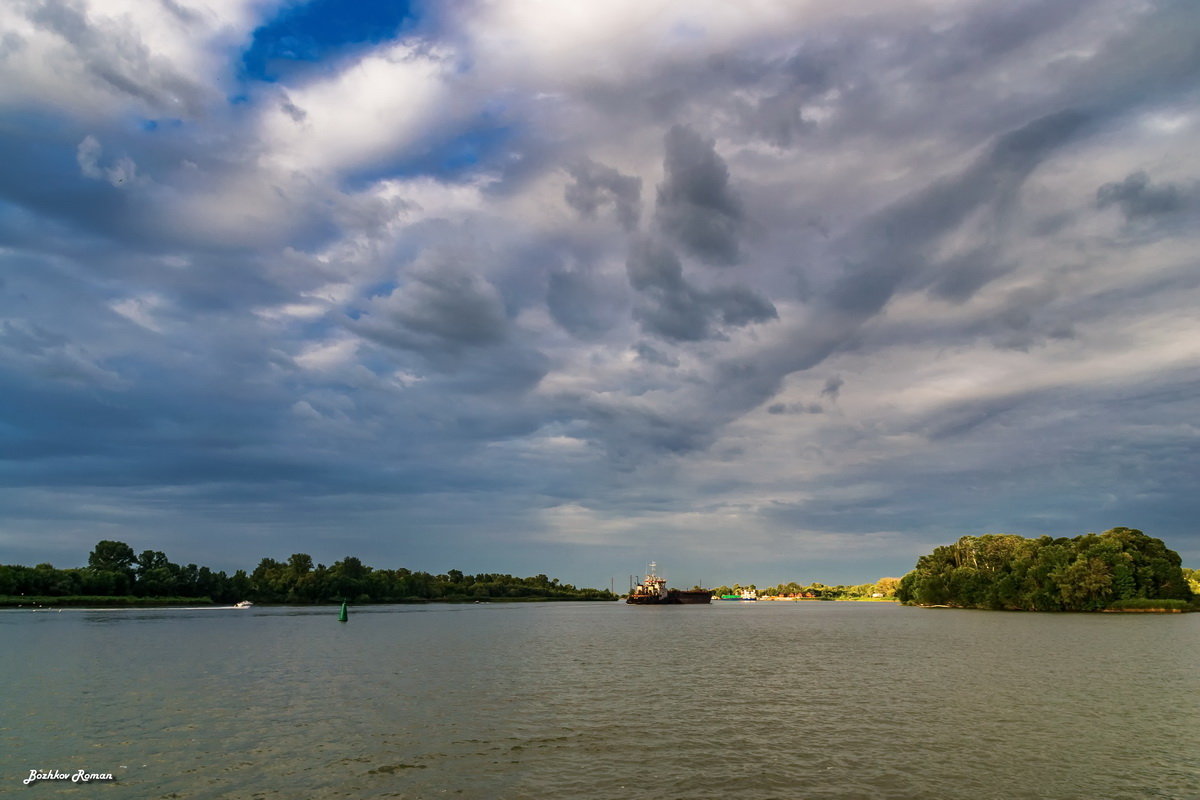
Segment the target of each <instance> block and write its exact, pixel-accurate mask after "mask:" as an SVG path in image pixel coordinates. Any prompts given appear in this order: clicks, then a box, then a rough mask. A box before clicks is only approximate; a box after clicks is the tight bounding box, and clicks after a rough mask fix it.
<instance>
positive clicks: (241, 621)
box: [0, 603, 1200, 799]
mask: <svg viewBox="0 0 1200 800" xmlns="http://www.w3.org/2000/svg"><path fill="white" fill-rule="evenodd" d="M336 614H337V610H336V608H328V607H326V608H264V607H255V608H251V609H238V610H235V609H212V608H206V609H195V610H179V609H153V610H114V611H63V612H61V613H57V612H36V613H33V612H28V611H6V612H0V642H3V647H2V648H0V670H2V674H3V675H4V677H5V683H4V691H3V693H2V694H0V753H3V756H0V763H2V765H3V770H2V771H0V793H3V792H5V791H15V790H16V789H18V788H20V789H24V790H26V791H30V792H36V796H38V797H43V796H47V797H48V796H60V795H61V796H74V795H79V794H80V793H84V792H86V793H94V792H96V791H110V790H111V791H113V792H115V793H114V794H110V795H108V796H113V797H116V796H118V795H120V796H129V797H166V796H178V797H187V798H218V797H220V798H227V797H233V798H262V799H267V798H289V799H290V798H296V797H350V798H374V797H380V796H394V797H414V798H420V797H442V796H453V797H468V798H473V797H480V798H484V797H548V796H549V797H584V798H587V797H595V798H612V797H628V796H631V795H634V794H642V793H645V794H648V795H650V796H656V797H667V798H670V797H719V796H723V795H734V794H741V795H747V794H749V795H753V796H755V797H759V798H762V797H789V798H868V797H872V798H893V797H894V798H960V797H961V798H992V797H995V798H1011V797H1021V798H1085V797H1087V798H1091V797H1105V798H1123V797H1128V798H1144V797H1160V798H1193V797H1196V796H1198V790H1197V787H1200V748H1197V747H1196V746H1195V742H1194V736H1193V735H1192V733H1191V731H1193V730H1194V729H1195V727H1196V724H1197V723H1198V722H1200V700H1198V699H1197V698H1200V678H1198V677H1197V675H1196V672H1195V670H1194V668H1193V665H1194V664H1195V663H1197V661H1198V657H1200V615H1164V616H1151V615H1082V614H1071V615H1035V614H1017V613H992V612H972V611H953V610H923V609H910V608H901V607H897V606H893V605H890V604H877V603H797V604H784V603H771V604H767V603H758V604H749V603H747V604H736V603H727V604H715V605H712V606H674V607H630V606H625V605H622V604H619V603H545V604H522V605H503V604H482V605H465V606H453V605H427V606H386V607H384V606H380V607H365V608H354V609H352V611H351V617H350V621H349V622H348V623H347V624H344V625H342V624H338V623H337V622H336ZM81 768H82V769H85V770H87V771H90V772H112V773H113V774H114V775H115V777H116V778H117V780H118V782H119V783H118V786H111V787H105V788H103V789H98V788H97V786H96V785H95V784H91V785H88V786H81V785H73V784H71V783H70V782H66V783H41V784H38V785H37V786H36V787H34V788H32V789H30V788H27V787H24V786H22V785H21V781H22V780H24V779H25V778H26V777H28V774H29V771H30V770H31V769H38V770H39V771H48V770H52V769H57V770H59V771H61V772H75V771H77V770H78V769H81ZM30 796H34V795H33V794H30Z"/></svg>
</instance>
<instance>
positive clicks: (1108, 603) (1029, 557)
mask: <svg viewBox="0 0 1200 800" xmlns="http://www.w3.org/2000/svg"><path fill="white" fill-rule="evenodd" d="M1195 580H1196V572H1195V570H1185V569H1184V568H1183V567H1182V566H1181V561H1180V558H1179V555H1178V554H1177V553H1176V552H1175V551H1173V550H1170V549H1168V548H1167V546H1166V545H1165V544H1163V542H1162V540H1161V539H1155V538H1153V537H1151V536H1147V535H1146V534H1144V533H1142V532H1141V531H1139V530H1134V529H1133V528H1113V529H1112V530H1108V531H1105V532H1104V533H1101V534H1095V533H1089V534H1086V535H1083V536H1075V537H1073V538H1058V539H1055V538H1051V537H1049V536H1042V537H1041V538H1038V539H1027V538H1025V537H1022V536H1014V535H1007V534H1006V535H986V536H964V537H962V538H961V539H959V540H958V541H957V542H955V543H954V544H951V545H946V546H944V547H938V548H936V549H934V551H933V552H932V553H930V554H928V555H924V556H921V557H920V558H919V559H918V560H917V564H916V567H915V568H914V569H913V570H912V571H911V572H909V573H908V574H907V575H905V576H904V577H903V578H902V579H901V581H900V586H899V588H898V590H897V592H896V596H897V598H898V599H899V600H900V602H902V603H905V604H907V605H921V606H952V607H958V608H986V609H1007V610H1020V611H1192V610H1200V609H1198V607H1197V600H1198V598H1197V597H1196V594H1195V593H1194V592H1195V591H1196V590H1200V585H1197V583H1196V582H1195Z"/></svg>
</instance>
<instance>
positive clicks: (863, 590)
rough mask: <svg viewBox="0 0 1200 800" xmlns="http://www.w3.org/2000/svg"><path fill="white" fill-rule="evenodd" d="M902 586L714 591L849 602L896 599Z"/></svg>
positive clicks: (888, 582)
mask: <svg viewBox="0 0 1200 800" xmlns="http://www.w3.org/2000/svg"><path fill="white" fill-rule="evenodd" d="M899 586H900V579H899V578H880V579H879V580H877V581H875V582H874V583H858V584H854V585H850V586H847V585H844V584H840V583H839V584H838V585H836V586H826V585H825V584H823V583H810V584H807V585H805V584H800V583H796V582H795V581H792V582H790V583H781V584H779V585H778V586H772V587H770V588H769V589H763V590H762V591H758V587H757V586H756V585H754V584H753V583H749V584H746V585H745V586H743V585H742V584H740V583H735V584H734V585H733V586H718V587H717V588H716V589H714V590H713V594H714V595H715V596H716V597H720V596H722V595H730V594H741V593H742V591H743V590H745V589H753V590H755V591H758V594H759V596H766V597H808V598H813V599H816V600H849V599H853V598H859V597H875V596H876V595H878V596H880V597H894V596H895V594H896V590H897V589H898V588H899Z"/></svg>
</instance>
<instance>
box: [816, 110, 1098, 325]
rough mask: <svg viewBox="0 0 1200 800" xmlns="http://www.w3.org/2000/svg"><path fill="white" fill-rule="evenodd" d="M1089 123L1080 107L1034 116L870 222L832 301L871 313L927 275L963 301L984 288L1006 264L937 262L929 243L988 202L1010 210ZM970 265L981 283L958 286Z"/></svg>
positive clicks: (996, 209)
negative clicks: (1041, 168)
mask: <svg viewBox="0 0 1200 800" xmlns="http://www.w3.org/2000/svg"><path fill="white" fill-rule="evenodd" d="M1087 121H1088V115H1087V114H1085V113H1083V112H1081V111H1078V110H1074V109H1068V110H1064V111H1059V112H1055V113H1053V114H1049V115H1047V116H1044V117H1041V118H1039V119H1036V120H1033V121H1032V122H1029V123H1027V124H1025V125H1023V126H1021V127H1020V128H1017V129H1015V130H1012V131H1009V132H1007V133H1005V134H1003V135H1001V136H999V137H998V138H997V139H996V140H995V142H994V143H993V144H992V146H991V147H990V148H988V151H987V152H986V153H985V154H984V155H983V156H981V157H980V158H979V159H978V160H977V161H976V162H975V163H974V164H972V165H971V166H969V167H968V168H967V169H965V170H964V171H963V172H962V173H960V174H959V175H958V176H956V177H954V178H951V179H947V180H943V181H939V182H938V183H935V184H933V185H932V186H930V187H928V188H926V189H923V190H921V191H920V192H917V193H916V194H914V195H912V196H911V197H909V198H906V199H904V200H902V201H900V202H899V203H897V204H895V205H893V206H892V207H890V208H888V209H886V210H884V211H883V212H881V213H879V214H878V215H876V216H875V217H874V218H872V219H870V220H868V221H867V223H866V224H865V225H864V226H863V228H862V229H861V230H860V231H858V232H857V233H856V235H855V237H854V239H853V241H851V242H848V243H847V252H846V255H845V269H844V272H843V275H842V276H841V278H840V279H839V280H838V281H837V283H836V285H835V286H834V287H833V290H832V291H831V292H830V294H829V301H830V303H831V304H832V305H833V307H834V308H836V309H838V310H840V311H842V312H844V313H847V314H851V315H855V316H871V315H873V314H875V313H876V312H878V311H879V310H880V309H881V308H883V306H884V305H885V304H887V302H888V301H889V300H890V299H891V298H892V295H893V294H894V293H895V292H896V290H897V289H898V288H899V287H900V285H901V284H902V283H904V282H905V281H907V280H912V279H916V278H918V276H920V275H921V274H922V273H924V274H925V275H926V276H927V277H926V280H927V281H934V282H940V283H941V284H942V285H945V283H946V282H947V281H950V285H952V286H955V287H956V288H957V289H958V291H957V294H956V299H959V300H961V299H965V296H966V295H965V292H964V288H965V287H966V286H971V285H974V287H975V289H978V288H979V286H982V285H983V284H984V283H986V281H984V280H982V279H981V278H980V272H981V271H982V272H983V274H984V275H985V276H986V275H988V274H992V273H995V272H996V271H997V270H998V267H997V266H996V265H994V263H992V262H988V263H987V266H986V267H985V268H984V269H982V270H981V269H980V268H979V267H978V266H972V265H971V264H970V262H966V263H965V264H964V263H963V262H961V261H956V260H953V259H952V260H950V261H947V262H945V263H942V264H937V263H934V264H933V265H930V263H929V256H928V248H929V247H930V246H931V245H933V244H934V243H935V242H936V241H937V239H938V237H940V236H942V235H944V234H946V233H949V232H950V231H953V230H954V229H955V228H956V227H958V226H959V225H961V224H962V223H963V221H964V220H965V219H966V218H967V216H968V215H969V214H971V213H972V212H974V211H976V210H977V209H980V208H981V207H982V208H986V209H987V210H988V211H989V212H990V213H992V214H993V215H998V214H1002V213H1003V212H1004V210H1005V209H1006V207H1008V206H1009V205H1010V204H1012V203H1013V202H1014V200H1015V197H1016V194H1017V192H1018V190H1019V189H1020V187H1021V184H1022V183H1023V182H1024V181H1025V179H1026V178H1028V176H1029V175H1030V173H1031V172H1033V170H1034V169H1036V168H1037V166H1038V165H1039V164H1040V163H1041V162H1042V161H1044V160H1045V159H1046V158H1047V157H1048V156H1049V155H1050V154H1051V153H1052V152H1053V151H1054V150H1056V149H1058V148H1060V147H1062V146H1063V145H1065V144H1066V143H1068V142H1070V141H1072V140H1073V139H1075V138H1076V137H1078V136H1079V135H1080V134H1081V132H1082V131H1083V130H1084V125H1085V123H1086V122H1087ZM964 267H966V268H968V269H969V270H970V272H971V274H972V275H973V276H974V279H973V280H969V281H967V282H966V283H965V284H964V283H962V282H961V281H960V282H958V283H957V284H956V283H955V282H954V281H953V280H952V279H951V278H948V277H947V276H948V275H953V274H954V273H955V272H956V271H958V270H962V269H963V268H964ZM943 291H946V290H944V289H943Z"/></svg>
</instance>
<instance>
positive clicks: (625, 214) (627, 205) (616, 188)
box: [563, 158, 642, 230]
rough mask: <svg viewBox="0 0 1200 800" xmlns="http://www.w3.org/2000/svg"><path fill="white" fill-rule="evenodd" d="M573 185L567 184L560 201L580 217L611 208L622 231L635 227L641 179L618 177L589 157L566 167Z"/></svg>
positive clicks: (639, 205) (594, 214) (617, 172)
mask: <svg viewBox="0 0 1200 800" xmlns="http://www.w3.org/2000/svg"><path fill="white" fill-rule="evenodd" d="M567 172H568V173H569V174H570V175H571V177H572V178H574V182H572V183H570V184H568V185H567V188H566V189H565V190H564V192H563V199H564V200H566V201H567V205H569V206H571V208H573V209H575V210H576V211H578V212H579V213H580V214H582V215H583V216H584V217H589V218H590V217H594V216H596V212H597V211H598V210H599V209H600V208H601V207H602V206H610V205H611V206H612V207H613V211H614V213H615V214H616V217H617V221H618V222H620V223H621V227H623V228H625V230H632V229H634V228H636V227H637V224H638V219H639V218H640V217H641V215H642V179H641V178H638V177H636V176H634V175H622V174H621V173H620V172H619V171H617V170H615V169H613V168H612V167H609V166H605V165H604V164H598V163H596V162H595V161H592V160H591V159H589V158H584V159H580V161H579V162H577V163H575V164H573V165H571V166H569V167H567Z"/></svg>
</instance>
